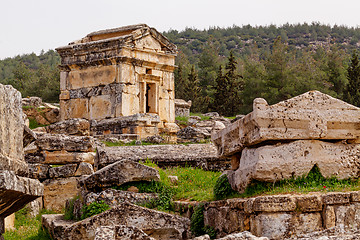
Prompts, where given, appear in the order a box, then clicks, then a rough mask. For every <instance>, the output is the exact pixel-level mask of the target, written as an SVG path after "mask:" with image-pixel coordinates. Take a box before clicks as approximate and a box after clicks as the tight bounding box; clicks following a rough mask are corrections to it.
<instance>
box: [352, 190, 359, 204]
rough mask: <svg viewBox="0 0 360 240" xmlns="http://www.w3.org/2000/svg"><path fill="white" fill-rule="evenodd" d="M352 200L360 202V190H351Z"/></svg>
mask: <svg viewBox="0 0 360 240" xmlns="http://www.w3.org/2000/svg"><path fill="white" fill-rule="evenodd" d="M350 201H351V202H360V191H356V192H350Z"/></svg>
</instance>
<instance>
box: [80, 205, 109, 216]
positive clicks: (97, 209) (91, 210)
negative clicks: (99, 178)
mask: <svg viewBox="0 0 360 240" xmlns="http://www.w3.org/2000/svg"><path fill="white" fill-rule="evenodd" d="M109 209H110V207H109V205H107V204H106V203H105V202H104V201H100V202H92V203H90V204H89V205H84V206H83V207H82V209H81V210H82V213H83V214H82V215H81V219H85V218H88V217H91V216H94V215H97V214H99V213H102V212H105V211H106V210H109Z"/></svg>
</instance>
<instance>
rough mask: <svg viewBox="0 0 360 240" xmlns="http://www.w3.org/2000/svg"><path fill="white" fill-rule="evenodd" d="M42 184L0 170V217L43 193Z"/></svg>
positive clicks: (14, 210)
mask: <svg viewBox="0 0 360 240" xmlns="http://www.w3.org/2000/svg"><path fill="white" fill-rule="evenodd" d="M43 191H44V186H43V185H42V184H41V183H40V182H39V181H38V180H35V179H30V178H25V177H19V176H16V175H15V174H14V173H13V172H10V171H6V170H4V171H0V199H1V207H0V217H1V218H4V217H6V216H8V215H10V214H12V213H14V212H16V211H18V210H20V209H21V208H22V207H24V206H25V205H26V204H27V203H28V202H31V201H33V200H35V199H36V198H38V197H40V196H42V195H43Z"/></svg>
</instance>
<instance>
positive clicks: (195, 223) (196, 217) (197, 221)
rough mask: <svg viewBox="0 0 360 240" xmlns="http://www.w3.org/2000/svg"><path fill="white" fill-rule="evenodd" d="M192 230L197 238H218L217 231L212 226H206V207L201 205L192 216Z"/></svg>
mask: <svg viewBox="0 0 360 240" xmlns="http://www.w3.org/2000/svg"><path fill="white" fill-rule="evenodd" d="M190 230H191V232H192V233H193V234H194V235H195V236H201V235H204V234H208V235H209V236H210V238H211V239H214V238H215V237H216V231H215V229H214V228H213V227H211V226H207V225H206V226H205V225H204V205H202V204H199V205H198V206H197V207H195V209H194V213H193V215H192V216H191V221H190Z"/></svg>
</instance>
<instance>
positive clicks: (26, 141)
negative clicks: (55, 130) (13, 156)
mask: <svg viewBox="0 0 360 240" xmlns="http://www.w3.org/2000/svg"><path fill="white" fill-rule="evenodd" d="M36 138H37V137H36V133H34V132H33V131H32V130H31V129H30V128H29V127H28V126H26V125H24V135H23V147H24V148H26V147H27V146H28V145H30V143H32V142H34V141H35V140H36Z"/></svg>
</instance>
